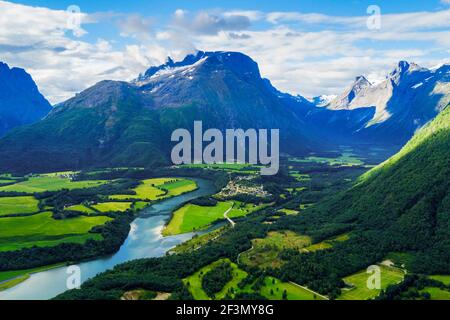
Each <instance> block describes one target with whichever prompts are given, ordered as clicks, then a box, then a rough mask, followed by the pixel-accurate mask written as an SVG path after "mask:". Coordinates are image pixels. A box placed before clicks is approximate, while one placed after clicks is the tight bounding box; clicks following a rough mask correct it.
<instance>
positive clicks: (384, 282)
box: [338, 265, 405, 300]
mask: <svg viewBox="0 0 450 320" xmlns="http://www.w3.org/2000/svg"><path fill="white" fill-rule="evenodd" d="M379 267H380V268H381V289H369V288H368V287H367V279H368V278H369V277H370V275H371V274H369V273H367V271H366V270H362V271H360V272H358V273H356V274H353V275H351V276H348V277H345V278H344V279H343V280H344V282H345V283H346V284H348V285H350V286H352V288H350V289H348V290H347V289H344V290H342V294H341V295H340V296H339V298H338V299H339V300H368V299H373V298H375V297H377V296H378V295H379V294H380V292H381V290H384V289H386V288H387V287H388V286H389V285H391V284H397V283H399V282H401V281H402V280H403V278H404V276H405V273H404V272H403V270H400V269H397V268H392V267H387V266H383V265H380V266H379Z"/></svg>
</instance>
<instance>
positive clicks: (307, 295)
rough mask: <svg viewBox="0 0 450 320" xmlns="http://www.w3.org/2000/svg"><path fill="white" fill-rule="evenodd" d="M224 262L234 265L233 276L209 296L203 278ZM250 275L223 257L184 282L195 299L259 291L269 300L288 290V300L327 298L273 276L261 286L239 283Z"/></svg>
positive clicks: (224, 296)
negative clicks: (241, 285)
mask: <svg viewBox="0 0 450 320" xmlns="http://www.w3.org/2000/svg"><path fill="white" fill-rule="evenodd" d="M223 262H227V263H229V264H230V265H231V267H232V270H233V271H232V274H233V278H232V280H231V281H229V282H228V283H227V284H226V285H225V286H224V287H223V288H222V290H221V291H220V292H219V293H217V294H215V296H214V297H209V296H208V295H207V294H206V293H205V291H204V290H203V288H202V278H203V276H204V275H205V274H206V273H208V272H209V271H211V270H213V269H214V268H215V267H217V266H218V265H220V264H221V263H223ZM247 276H248V274H247V272H245V271H244V270H242V269H240V268H239V267H238V266H237V265H236V264H235V263H233V262H231V261H230V260H229V259H221V260H218V261H215V262H213V263H212V264H210V265H208V266H206V267H203V268H202V269H200V270H198V271H197V272H195V273H194V274H193V275H191V276H189V277H187V278H185V279H183V283H184V284H185V285H186V286H187V288H188V290H189V292H190V293H191V294H192V296H193V297H194V299H195V300H211V299H212V298H214V299H215V300H221V299H226V298H229V297H235V296H236V295H237V294H239V293H258V294H260V295H261V296H263V297H265V298H267V299H269V300H282V299H283V293H284V292H285V291H286V298H287V300H325V299H326V298H325V297H323V296H321V295H319V294H317V293H314V292H312V291H309V290H308V289H306V288H303V287H301V286H298V285H296V284H293V283H287V282H281V281H280V280H278V279H276V278H273V277H265V278H264V279H262V280H263V282H262V284H261V285H260V286H257V287H256V286H255V283H250V284H247V285H245V286H244V287H239V283H240V282H241V281H243V280H244V279H245V278H246V277H247Z"/></svg>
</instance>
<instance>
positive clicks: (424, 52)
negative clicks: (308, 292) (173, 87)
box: [0, 1, 450, 103]
mask: <svg viewBox="0 0 450 320" xmlns="http://www.w3.org/2000/svg"><path fill="white" fill-rule="evenodd" d="M0 11H1V12H2V19H1V20H0V30H1V32H0V57H1V60H4V61H5V62H7V63H9V64H10V65H12V66H20V67H23V68H26V69H27V71H28V72H30V73H31V74H32V76H33V77H34V79H35V80H36V82H37V83H38V85H39V87H40V89H41V91H42V92H43V93H44V95H45V96H46V97H47V98H49V99H50V100H51V102H53V103H55V102H61V101H63V100H65V99H67V98H69V97H71V96H73V95H74V94H75V93H76V92H79V91H81V90H83V89H85V88H87V87H88V86H91V85H93V84H94V83H96V82H98V81H100V80H104V79H112V80H130V79H133V78H135V77H136V76H137V75H138V74H139V73H141V72H143V71H145V70H146V69H147V68H148V67H149V66H151V65H157V64H160V63H163V62H165V60H166V58H167V56H171V57H173V58H174V59H175V60H180V59H182V58H183V57H184V56H185V55H186V54H188V53H191V52H193V51H195V50H196V48H198V49H201V50H209V51H213V50H224V51H241V52H243V53H245V54H248V55H249V56H251V57H252V58H253V59H254V60H255V61H257V62H258V64H259V66H260V69H261V73H262V75H263V76H265V77H267V78H269V79H270V80H271V81H272V82H273V83H274V85H275V86H276V87H278V88H279V89H280V90H282V91H286V92H289V93H292V94H302V95H305V96H315V95H319V94H339V93H340V92H341V91H342V90H343V89H344V88H345V87H347V86H348V85H349V84H350V83H351V82H352V81H353V79H354V77H355V76H357V75H360V74H364V75H366V76H368V77H369V78H370V79H371V80H378V79H381V78H383V76H384V75H385V74H386V73H387V72H389V71H390V70H392V69H393V68H394V66H395V64H396V63H397V62H398V60H413V61H415V62H417V63H419V64H423V65H424V66H433V65H436V64H439V63H442V62H448V60H447V61H445V59H446V57H447V56H448V53H449V52H450V10H441V11H435V12H415V13H404V14H390V15H382V28H381V29H380V30H375V31H374V30H369V29H367V27H366V20H367V16H364V15H362V16H359V17H339V16H328V15H323V14H316V13H310V14H303V13H299V12H268V13H265V12H261V11H245V10H242V11H239V10H233V11H218V10H216V11H208V12H206V11H201V12H187V11H184V10H181V9H180V10H177V11H176V12H175V13H174V14H173V16H172V19H171V20H170V21H169V22H167V23H166V24H156V23H154V21H153V20H152V19H151V18H148V17H142V16H140V15H133V14H131V15H124V14H120V13H101V14H99V13H94V14H89V15H87V14H82V21H83V24H82V25H81V28H82V29H83V26H84V24H85V23H101V22H102V21H104V20H105V19H107V21H106V22H107V23H111V21H113V22H115V23H112V24H113V25H117V27H118V29H119V32H120V33H121V35H122V36H124V37H129V38H131V39H127V40H126V42H124V44H122V45H118V43H117V42H115V41H117V40H119V41H120V38H119V39H117V38H115V39H114V38H113V39H98V40H97V41H92V36H91V37H89V38H90V41H87V40H86V39H85V38H84V37H82V36H81V37H74V36H73V34H72V30H71V29H70V28H68V26H67V19H68V13H67V12H66V11H60V10H59V11H58V10H50V9H47V8H38V7H31V6H23V5H18V4H13V3H9V2H5V1H0ZM17 17H20V19H17ZM256 23H260V25H259V26H258V28H253V25H254V24H256ZM261 26H262V27H261ZM83 30H84V29H83ZM84 32H86V31H85V30H84ZM122 40H123V39H122ZM418 43H422V44H423V45H418Z"/></svg>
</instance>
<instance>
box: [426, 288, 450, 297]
mask: <svg viewBox="0 0 450 320" xmlns="http://www.w3.org/2000/svg"><path fill="white" fill-rule="evenodd" d="M423 292H428V293H429V294H430V295H431V298H430V300H450V291H446V290H442V289H440V288H436V287H425V288H424V289H423V290H420V293H423Z"/></svg>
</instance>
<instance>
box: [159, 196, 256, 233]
mask: <svg viewBox="0 0 450 320" xmlns="http://www.w3.org/2000/svg"><path fill="white" fill-rule="evenodd" d="M259 208H261V206H257V205H254V204H250V203H249V204H243V203H242V202H239V201H234V202H233V201H218V202H217V204H216V205H215V206H211V207H208V206H199V205H194V204H190V203H189V204H186V205H184V206H183V207H181V208H179V209H178V210H176V211H175V212H174V213H173V215H172V219H171V220H170V222H169V224H168V225H167V226H166V227H165V228H164V230H163V235H164V236H168V235H175V234H181V233H187V232H192V231H198V230H203V229H206V228H208V227H209V226H211V225H212V224H213V223H214V222H216V221H218V220H222V219H224V214H225V212H227V211H228V210H229V209H231V210H230V211H229V212H228V217H229V218H238V217H242V216H245V215H247V214H249V213H251V212H254V211H256V210H258V209H259Z"/></svg>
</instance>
